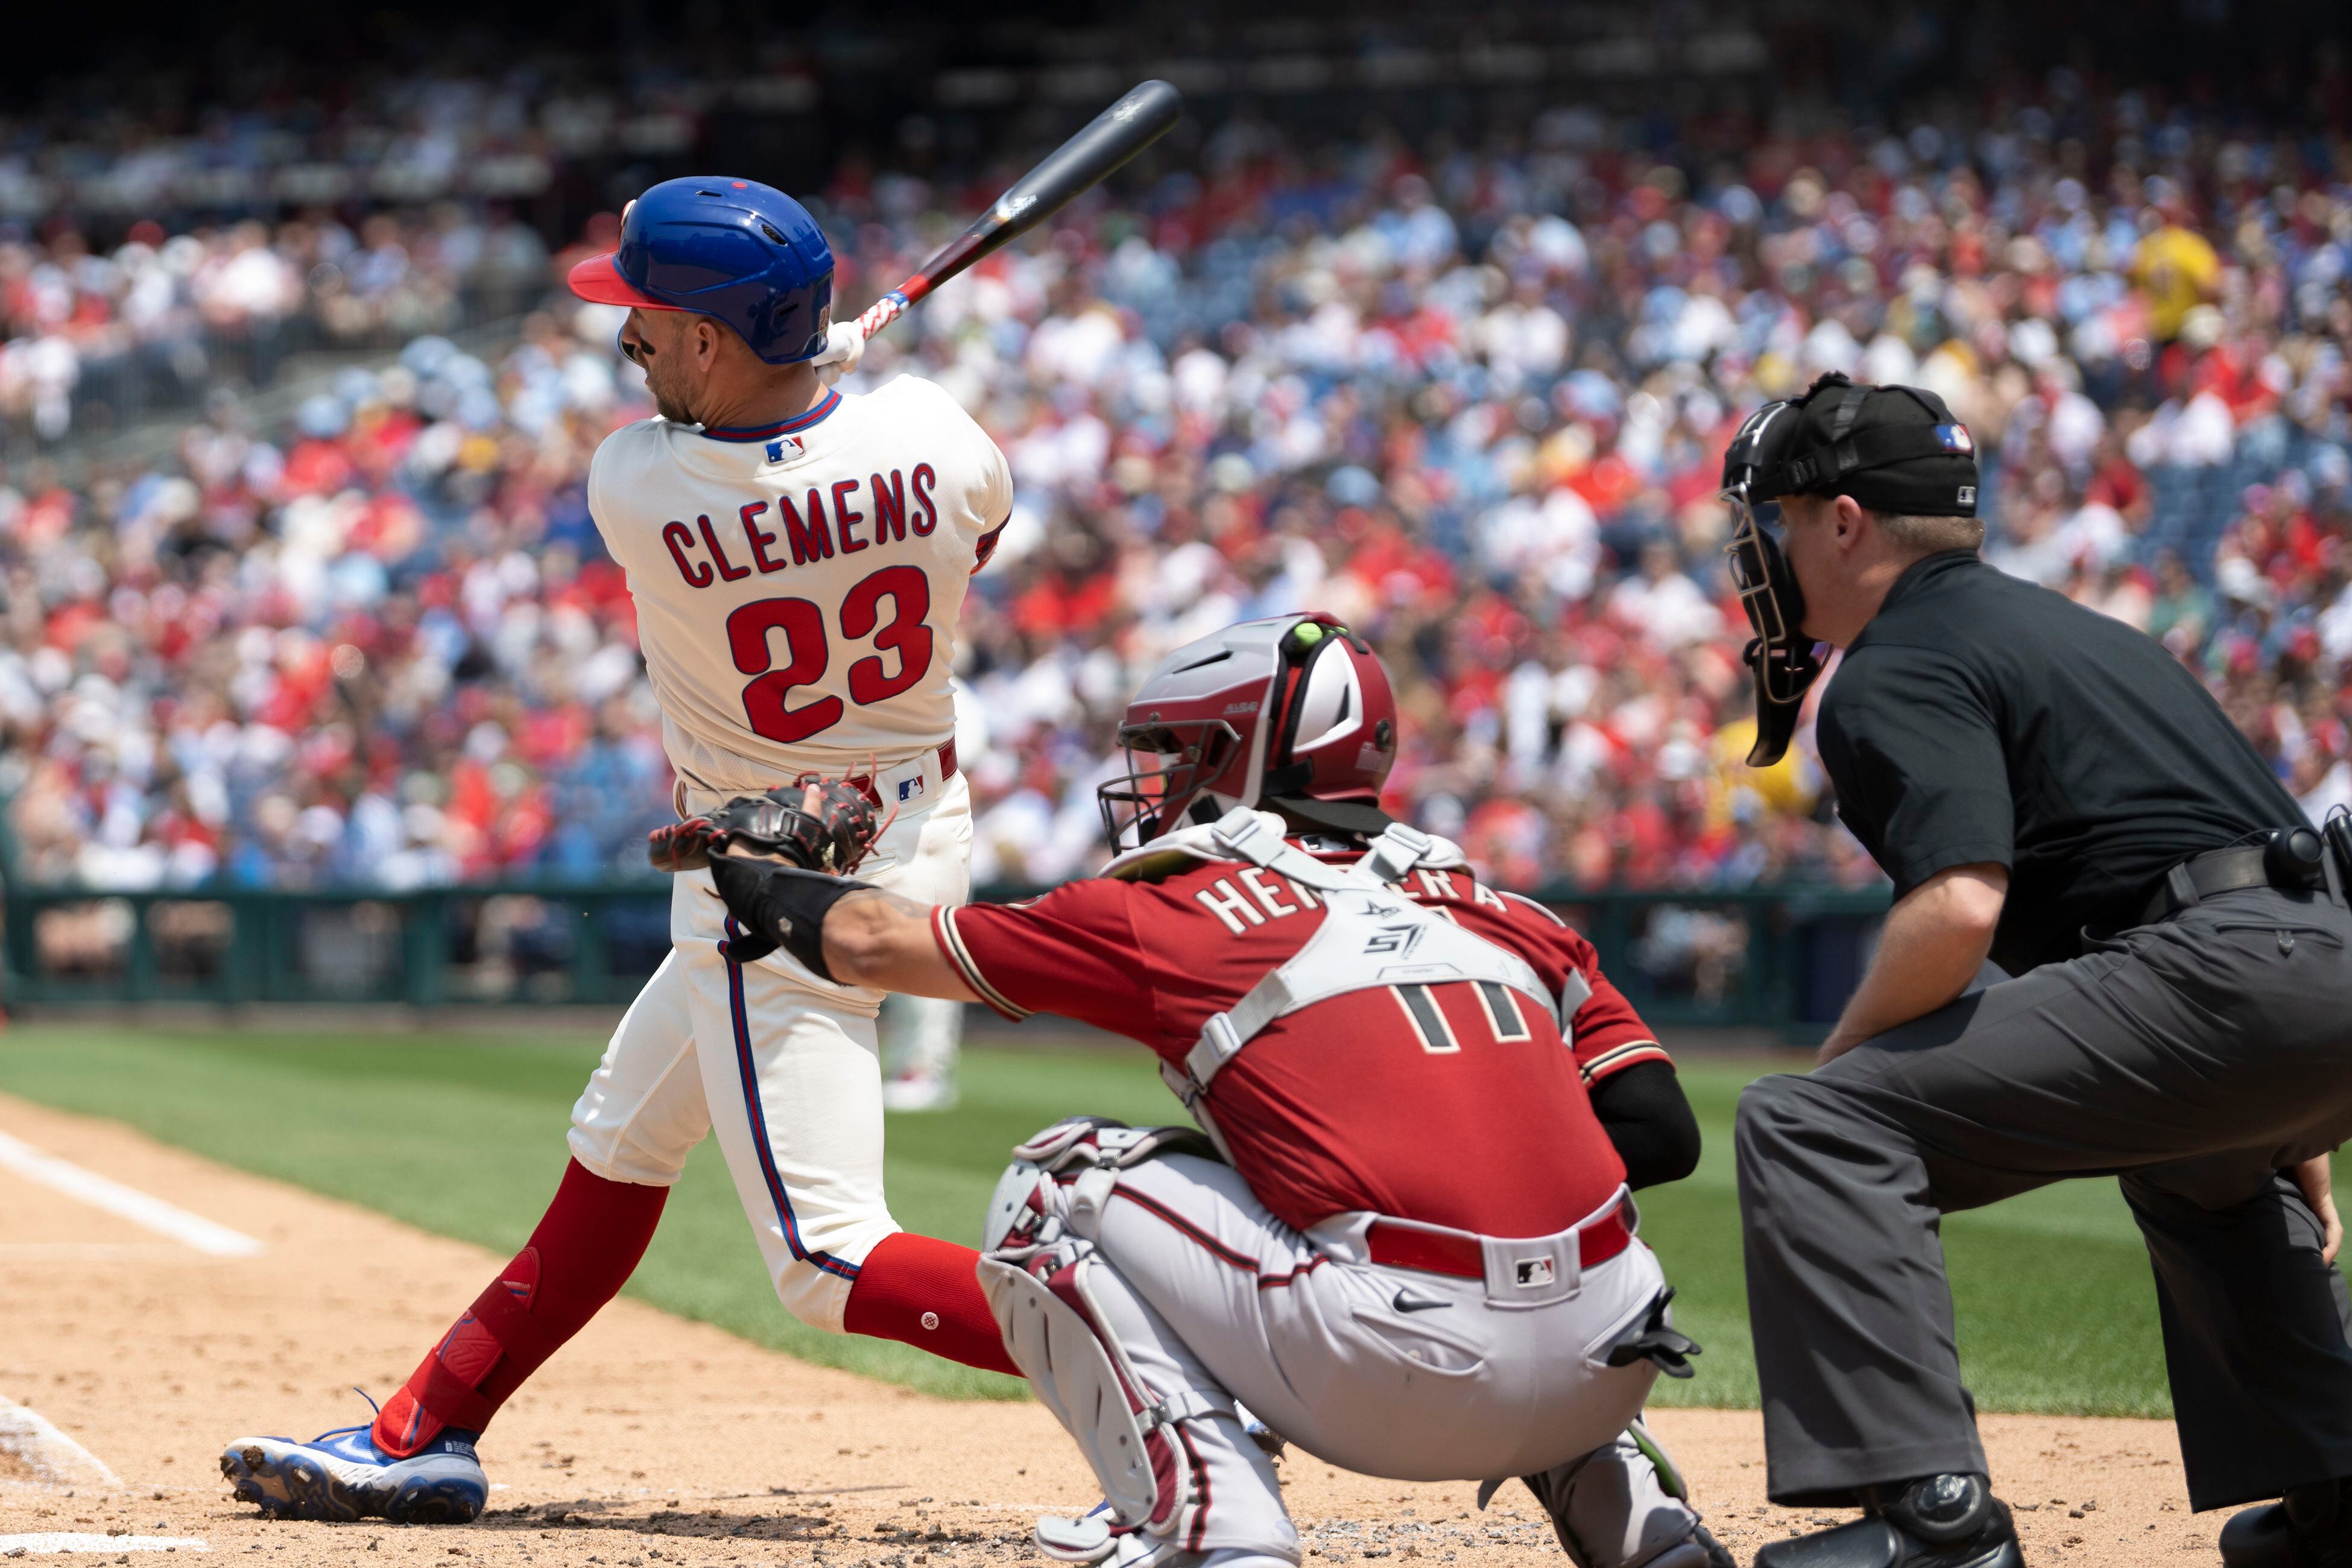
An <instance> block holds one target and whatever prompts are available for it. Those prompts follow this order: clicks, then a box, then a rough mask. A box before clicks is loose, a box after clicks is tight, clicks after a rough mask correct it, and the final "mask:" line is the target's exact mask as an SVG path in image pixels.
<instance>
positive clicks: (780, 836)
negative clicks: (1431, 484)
mask: <svg viewBox="0 0 2352 1568" xmlns="http://www.w3.org/2000/svg"><path fill="white" fill-rule="evenodd" d="M1119 740H1120V742H1121V745H1122V746H1123V748H1124V749H1125V752H1126V753H1127V757H1128V760H1129V768H1128V772H1127V773H1126V775H1125V776H1124V777H1121V778H1119V779H1118V780H1117V781H1115V782H1114V783H1111V784H1106V785H1104V786H1103V788H1102V789H1101V790H1100V792H1099V796H1100V801H1101V805H1102V809H1103V813H1104V820H1105V825H1106V826H1107V827H1108V830H1109V832H1110V835H1111V839H1112V843H1113V846H1114V847H1116V848H1118V850H1119V851H1120V853H1118V856H1117V858H1114V859H1113V860H1112V861H1111V863H1110V865H1109V867H1108V869H1107V871H1106V874H1105V875H1104V876H1102V877H1099V878H1096V879H1089V880H1085V881H1080V882H1075V883H1071V884H1069V885H1067V886H1065V887H1063V888H1060V889H1056V890H1055V891H1054V892H1052V893H1049V894H1047V895H1045V897H1043V898H1041V899H1037V900H1033V901H1031V902H1028V903H1025V904H1020V905H989V904H973V905H968V906H964V907H961V908H955V907H950V906H937V905H926V904H921V903H917V902H914V901H912V900H906V899H903V898H899V897H898V896H896V895H893V894H890V893H887V892H886V891H883V890H882V889H873V888H868V887H866V886H864V885H862V884H861V883H859V882H857V881H855V880H852V879H848V878H845V877H844V876H840V875H836V874H835V872H837V871H840V870H844V869H848V868H854V866H855V864H856V853H855V844H856V838H857V837H858V835H859V834H860V833H862V832H865V831H866V823H867V821H868V820H870V819H869V818H868V817H866V816H861V815H860V814H859V813H858V812H857V811H856V810H855V809H854V808H853V806H852V803H850V802H848V801H845V800H843V799H841V798H840V796H839V795H838V794H837V793H835V792H831V791H828V790H826V789H824V787H822V786H821V785H816V784H813V783H809V782H804V783H803V785H802V786H801V787H800V788H799V790H798V792H797V794H793V793H791V792H787V793H786V795H784V796H783V797H782V798H778V799H762V800H758V801H751V802H745V803H740V804H739V805H738V806H736V807H730V809H729V810H728V811H727V812H725V813H722V814H720V815H719V816H718V817H715V818H713V819H712V820H710V821H709V822H708V823H705V824H700V825H698V824H687V825H685V826H682V827H681V828H680V829H678V830H677V833H675V834H673V835H671V836H669V839H668V842H667V845H666V846H665V847H664V848H663V849H662V850H661V851H659V852H661V853H668V854H672V855H677V856H685V857H692V856H697V855H701V856H707V857H708V858H709V863H710V867H711V870H712V875H713V878H714V879H715V881H716V883H717V886H718V888H719V891H720V893H721V895H722V896H723V897H724V898H725V900H726V901H727V906H728V909H729V910H730V913H731V914H732V915H733V917H734V919H735V921H736V922H737V924H738V925H740V927H741V928H742V929H744V930H745V931H748V932H749V933H750V934H751V938H752V939H753V940H756V941H759V942H775V943H777V944H778V945H779V946H781V947H782V949H783V950H784V951H785V952H788V953H790V954H791V955H792V956H793V958H794V959H795V960H797V961H798V962H799V963H803V964H804V965H806V966H808V967H809V968H810V969H811V970H812V971H814V972H815V973H821V974H825V975H828V976H830V977H832V978H834V979H835V980H836V981H839V982H841V983H844V984H859V985H867V986H873V987H876V988H879V989H887V990H893V991H902V992H912V993H915V994H924V995H932V996H942V997H950V998H964V999H977V1000H980V1001H983V1002H986V1003H987V1004H988V1005H990V1006H992V1007H993V1008H994V1009H995V1010H996V1011H998V1012H999V1013H1001V1014H1003V1016H1006V1017H1008V1018H1013V1019H1019V1018H1024V1017H1026V1016H1029V1015H1030V1014H1032V1013H1034V1012H1041V1011H1050V1012H1054V1013H1057V1014H1061V1015H1063V1016H1068V1017H1073V1018H1076V1019H1080V1020H1083V1021H1085V1022H1087V1023H1090V1024H1094V1025H1097V1026H1100V1027H1103V1028H1106V1029H1109V1030H1113V1031H1116V1032H1118V1033H1121V1034H1126V1035H1129V1036H1132V1037H1136V1038H1138V1039H1139V1040H1142V1041H1144V1042H1145V1043H1147V1044H1149V1045H1150V1047H1152V1049H1153V1050H1154V1051H1155V1052H1157V1054H1158V1055H1159V1057H1160V1070H1161V1076H1162V1077H1163V1078H1164V1079H1166V1080H1167V1082H1168V1084H1169V1086H1170V1088H1171V1089H1173V1090H1174V1091H1175V1092H1176V1094H1177V1095H1178V1097H1179V1098H1180V1099H1181V1100H1182V1101H1183V1102H1184V1104H1185V1105H1186V1107H1187V1108H1188V1109H1189V1110H1191V1111H1192V1116H1193V1118H1194V1121H1195V1123H1196V1125H1195V1126H1192V1127H1158V1128H1130V1127H1128V1126H1125V1125H1123V1124H1120V1123H1118V1122H1114V1121H1106V1120H1103V1119H1100V1118H1091V1117H1077V1118H1072V1119H1070V1120H1067V1121H1061V1122H1057V1123H1055V1125H1054V1126H1052V1127H1049V1128H1046V1129H1045V1131H1042V1132H1040V1133H1038V1134H1037V1135H1036V1136H1035V1137H1034V1138H1032V1139H1031V1140H1029V1141H1028V1142H1025V1143H1024V1144H1022V1145H1021V1146H1020V1147H1018V1148H1017V1149H1015V1150H1014V1151H1013V1163H1012V1165H1011V1166H1010V1168H1009V1169H1007V1171H1006V1172H1005V1173H1004V1176H1003V1180H1002V1181H1001V1182H1000V1183H999V1184H998V1185H997V1188H996V1191H995V1194H994V1195H993V1196H992V1199H991V1201H990V1207H989V1211H988V1215H987V1219H986V1224H985V1227H984V1228H985V1239H984V1242H983V1247H984V1249H985V1250H984V1252H983V1255H982V1261H981V1264H980V1277H981V1281H982V1284H983V1286H984V1287H985V1288H986V1289H987V1293H988V1298H989V1302H990V1306H991V1307H992V1310H993V1311H994V1313H995V1316H996V1321H997V1322H998V1324H999V1325H1000V1326H1001V1328H1002V1330H1003V1337H1004V1344H1005V1348H1006V1350H1007V1351H1008V1352H1009V1353H1010V1354H1011V1356H1012V1359H1013V1361H1014V1363H1017V1364H1018V1365H1019V1366H1020V1368H1021V1370H1022V1372H1023V1373H1024V1374H1025V1375H1026V1376H1027V1377H1028V1379H1029V1381H1030V1383H1031V1385H1032V1386H1033V1387H1034V1389H1035V1390H1036V1392H1037V1394H1038V1397H1039V1398H1040V1400H1041V1401H1043V1402H1044V1404H1045V1405H1046V1407H1047V1408H1048V1409H1050V1410H1052V1411H1053V1412H1054V1413H1055V1415H1056V1416H1057V1417H1058V1418H1059V1419H1060V1420H1061V1422H1062V1424H1063V1425H1064V1426H1066V1427H1067V1428H1068V1429H1069V1431H1070V1434H1071V1436H1073V1437H1075V1438H1076V1440H1077V1443H1078V1445H1079V1447H1080V1448H1081V1449H1083V1450H1084V1451H1085V1453H1086V1455H1087V1459H1088V1460H1089V1462H1090V1463H1091V1465H1092V1466H1093V1468H1094V1470H1095V1473H1096V1476H1097V1479H1099V1480H1100V1481H1101V1483H1102V1487H1103V1490H1104V1493H1105V1495H1106V1498H1107V1500H1108V1505H1107V1507H1106V1508H1105V1509H1103V1510H1097V1512H1096V1513H1094V1514H1090V1515H1087V1516H1086V1517H1083V1518H1079V1519H1058V1518H1048V1519H1045V1520H1042V1521H1039V1524H1038V1531H1037V1538H1038V1542H1039V1544H1040V1546H1041V1547H1042V1548H1043V1549H1044V1550H1045V1552H1047V1553H1048V1554H1050V1555H1052V1556H1054V1557H1057V1558H1060V1559H1063V1560H1066V1561H1070V1562H1079V1563H1103V1562H1107V1563H1114V1564H1118V1565H1122V1568H1124V1565H1132V1564H1150V1565H1152V1568H1194V1565H1196V1564H1205V1563H1214V1564H1216V1565H1217V1568H1270V1565H1272V1564H1276V1563H1297V1561H1298V1556H1299V1547H1298V1538H1297V1533H1296V1531H1294V1530H1293V1528H1292V1526H1291V1523H1290V1520H1289V1517H1288V1515H1287V1514H1286V1511H1285V1510H1284V1508H1283V1504H1282V1500H1281V1495H1280V1491H1279V1489H1278V1487H1277V1485H1276V1476H1275V1470H1274V1467H1273V1462H1272V1459H1271V1458H1269V1457H1268V1454H1267V1452H1266V1451H1265V1449H1264V1448H1263V1447H1261V1444H1260V1441H1258V1440H1254V1437H1253V1435H1252V1434H1251V1432H1250V1431H1249V1430H1248V1428H1247V1426H1246V1425H1245V1421H1244V1416H1243V1415H1241V1414H1240V1413H1239V1409H1238V1407H1237V1405H1236V1402H1237V1401H1238V1402H1240V1404H1241V1405H1245V1406H1246V1408H1247V1410H1248V1411H1250V1412H1254V1413H1255V1415H1256V1416H1257V1417H1258V1418H1260V1419H1261V1420H1262V1421H1263V1422H1264V1423H1265V1425H1266V1426H1270V1427H1271V1429H1272V1430H1273V1431H1274V1432H1276V1433H1279V1434H1280V1435H1281V1436H1282V1437H1285V1438H1287V1439H1288V1440H1289V1441H1290V1442H1293V1443H1296V1444H1297V1445H1298V1446H1299V1447H1301V1448H1303V1449H1305V1450H1307V1452H1309V1453H1311V1454H1314V1455H1316V1456H1317V1457H1318V1458H1323V1459H1326V1460H1328V1461H1329V1462H1331V1463H1333V1464H1336V1465H1341V1466H1345V1467H1346V1468H1349V1469H1354V1470H1358V1471H1361V1472H1364V1473H1367V1474H1370V1475H1376V1476H1387V1477H1394V1478H1396V1479H1407V1480H1444V1479H1468V1480H1475V1481H1480V1482H1484V1483H1486V1485H1485V1488H1484V1489H1483V1490H1482V1491H1481V1493H1480V1500H1481V1501H1482V1502H1483V1501H1484V1500H1486V1497H1488V1496H1490V1495H1491V1494H1492V1491H1493V1489H1494V1488H1496V1487H1497V1486H1500V1485H1502V1484H1504V1483H1505V1482H1506V1481H1507V1480H1508V1479H1510V1478H1512V1477H1514V1476H1516V1477H1520V1478H1523V1479H1525V1480H1526V1482H1527V1484H1528V1487H1529V1488H1530V1489H1533V1491H1534V1492H1535V1494H1536V1496H1537V1497H1538V1499H1540V1500H1542V1502H1543V1504H1544V1507H1545V1509H1546V1510H1547V1511H1548V1512H1549V1515H1550V1516H1551V1519H1552V1521H1553V1523H1554V1525H1555V1527H1556V1529H1557V1530H1558V1532H1559V1539H1560V1542H1561V1543H1562V1545H1564V1546H1565V1547H1566V1548H1567V1550H1568V1552H1569V1555H1570V1557H1571V1558H1573V1559H1574V1560H1575V1562H1576V1563H1579V1564H1580V1565H1582V1568H1729V1564H1730V1561H1731V1560H1730V1558H1729V1556H1728V1555H1727V1554H1726V1553H1725V1552H1723V1550H1722V1549H1721V1548H1720V1547H1719V1546H1717V1544H1716V1542H1714V1540H1713V1539H1712V1538H1711V1537H1710V1536H1709V1535H1708V1534H1707V1532H1706V1530H1705V1529H1704V1528H1703V1527H1702V1526H1701V1524H1700V1522H1699V1517H1698V1515H1697V1514H1696V1512H1695V1511H1693V1510H1692V1509H1691V1507H1690V1505H1689V1503H1688V1501H1687V1500H1686V1499H1685V1494H1684V1488H1683V1487H1682V1484H1681V1483H1680V1481H1679V1480H1678V1479H1676V1478H1675V1474H1674V1471H1673V1470H1672V1468H1671V1467H1669V1466H1668V1465H1666V1464H1665V1463H1664V1458H1663V1456H1662V1455H1661V1454H1659V1452H1658V1451H1657V1449H1656V1447H1655V1446H1654V1444H1653V1443H1651V1442H1650V1440H1649V1438H1648V1437H1647V1435H1646V1434H1645V1433H1644V1432H1643V1430H1642V1428H1641V1426H1640V1425H1639V1422H1638V1419H1637V1417H1638V1416H1639V1415H1640V1412H1641V1408H1642V1405H1643V1400H1644V1398H1645V1397H1646V1395H1647V1394H1648V1393H1649V1390H1650V1386H1651V1384H1652V1382H1653V1381H1654V1379H1655V1377H1656V1376H1657V1375H1658V1373H1659V1372H1660V1371H1661V1370H1664V1371H1665V1372H1667V1373H1672V1374H1674V1375H1676V1376H1687V1375H1689V1372H1690V1368H1689V1363H1688V1358H1689V1357H1690V1356H1691V1355H1692V1354H1694V1353H1695V1352H1696V1350H1697V1348H1698V1347H1697V1346H1696V1345H1694V1344H1693V1343H1691V1342H1690V1341H1688V1340H1687V1339H1685V1338H1684V1337H1683V1336H1681V1335H1680V1334H1678V1333H1676V1332H1675V1329H1674V1326H1673V1322H1672V1319H1671V1315H1670V1313H1669V1310H1668V1302H1669V1300H1671V1298H1672V1294H1673V1293H1672V1291H1670V1290H1669V1289H1667V1288H1666V1286H1665V1283H1664V1278H1663V1276H1662V1274H1661V1271H1660V1269H1659V1266H1658V1261H1657V1259H1656V1258H1655V1257H1654V1256H1653V1255H1652V1253H1651V1252H1650V1250H1649V1248H1648V1247H1645V1246H1644V1245H1643V1243H1642V1242H1641V1240H1640V1239H1639V1238H1638V1237H1637V1236H1636V1235H1635V1228H1636V1223H1637V1215H1636V1213H1635V1210H1634V1206H1633V1202H1632V1199H1631V1197H1630V1196H1629V1190H1630V1188H1631V1187H1633V1186H1636V1185H1642V1184H1647V1183H1650V1182H1654V1181H1659V1180H1666V1179H1672V1178H1675V1177H1678V1176H1681V1175H1684V1174H1686V1173H1688V1172H1689V1170H1690V1169H1691V1167H1692V1165H1693V1164H1694V1163H1696V1158H1697V1150H1698V1135H1697V1129H1696V1122H1695V1121H1694V1120H1693V1118H1692V1116H1691V1113H1690V1109H1689V1106H1688V1104H1687V1103H1686V1102H1685V1100H1684V1099H1683V1096H1682V1092H1681V1089H1680V1087H1679V1085H1678V1084H1677V1082H1676V1079H1675V1072H1674V1068H1673V1066H1672V1064H1671V1063H1670V1062H1669V1061H1668V1060H1667V1059H1666V1056H1665V1053H1664V1051H1663V1050H1661V1049H1660V1048H1659V1047H1658V1045H1657V1043H1656V1042H1655V1041H1654V1039H1652V1038H1651V1037H1650V1035H1649V1031H1648V1030H1647V1029H1645V1028H1644V1027H1643V1025H1642V1023H1641V1020H1640V1019H1639V1018H1638V1017H1636V1016H1634V1014H1633V1010H1632V1009H1631V1008H1630V1007H1629V1006H1628V1005H1626V1003H1625V1001H1624V999H1623V998H1622V996H1621V995H1620V994H1618V993H1617V991H1616V990H1615V988H1614V987H1612V985H1611V984H1609V982H1608V981H1607V980H1606V979H1605V978H1603V977H1602V976H1601V973H1600V972H1599V969H1598V966H1597V964H1596V963H1595V960H1594V955H1593V951H1592V949H1591V946H1590V945H1589V944H1588V943H1587V942H1585V941H1584V940H1583V939H1582V938H1581V937H1580V936H1578V935H1577V934H1576V933H1575V932H1574V931H1570V929H1569V928H1568V927H1567V926H1566V925H1564V924H1563V923H1562V922H1560V921H1559V920H1558V919H1557V918H1556V917H1554V916H1553V915H1552V914H1551V913H1550V912H1549V911H1548V910H1544V909H1543V908H1541V907H1540V906H1538V905H1537V904H1534V903H1531V902H1529V901H1528V900H1523V899H1521V898H1518V897H1517V896H1516V895H1513V894H1508V893H1502V892H1498V891H1496V889H1491V888H1488V887H1487V886H1486V885H1485V884H1484V883H1482V882H1480V881H1478V880H1477V879H1475V876H1474V875H1473V874H1472V872H1471V871H1470V869H1469V868H1468V866H1467V865H1466V864H1465V860H1464V858H1463V856H1462V852H1461V851H1460V850H1459V849H1458V848H1457V847H1454V845H1452V844H1450V843H1448V842H1446V841H1445V840H1444V839H1440V838H1434V837H1430V836H1428V835H1426V834H1423V833H1419V832H1415V831H1414V830H1413V829H1412V828H1411V827H1408V826H1404V825H1403V824H1401V823H1396V822H1392V821H1391V820H1390V819H1389V818H1388V817H1387V816H1385V815H1383V814H1382V813H1381V810H1380V807H1379V805H1378V801H1379V792H1380V786H1381V781H1382V780H1383V779H1384V778H1385V777H1386V775H1387V773H1388V771H1389V767H1390V764H1391V762H1392V761H1393V760H1394V758H1395V755H1396V748H1397V721H1396V705H1395V702H1394V700H1393V699H1392V698H1391V695H1390V690H1389V682H1388V677H1387V675H1386V672H1385V671H1384V670H1383V669H1382V668H1381V663H1380V661H1379V659H1378V658H1375V657H1374V656H1373V655H1372V653H1371V651H1370V648H1369V647H1366V646H1365V645H1364V643H1363V642H1362V641H1361V640H1360V639H1359V638H1358V637H1355V636H1354V635H1353V634H1352V633H1350V632H1349V631H1348V630H1347V629H1346V628H1345V627H1343V626H1339V625H1338V624H1336V623H1335V622H1333V621H1332V620H1330V619H1329V618H1328V617H1327V616H1282V617H1278V618H1276V619H1272V620H1263V621H1253V622H1247V623H1244V624H1243V625H1241V626H1234V627H1231V628H1229V629H1227V630H1225V631H1223V632H1222V633H1219V634H1217V635H1216V636H1214V637H1209V638H1206V639H1204V640H1203V641H1201V642H1197V643H1194V644H1192V645H1190V646H1188V647H1183V648H1181V649H1179V650H1178V651H1177V652H1175V653H1174V654H1172V655H1171V656H1170V657H1169V658H1168V659H1167V660H1166V661H1165V662H1163V663H1162V664H1161V665H1160V668H1159V669H1158V670H1157V671H1155V672H1154V673H1153V675H1152V676H1151V678H1150V679H1149V680H1148V681H1147V682H1146V683H1145V685H1144V687H1143V689H1142V690H1141V691H1140V692H1139V694H1138V695H1137V697H1136V699H1135V700H1134V702H1133V703H1132V704H1130V705H1129V709H1128V711H1127V714H1126V719H1125V721H1124V723H1123V724H1122V725H1121V727H1120V730H1119Z"/></svg>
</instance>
